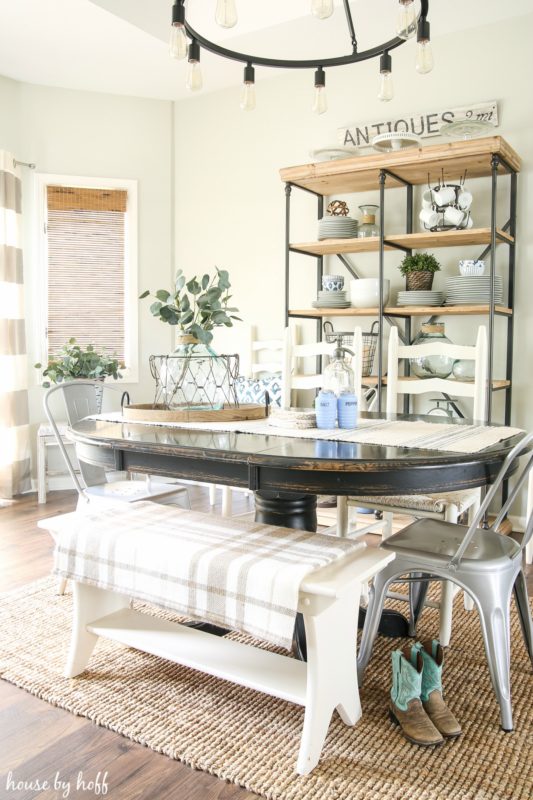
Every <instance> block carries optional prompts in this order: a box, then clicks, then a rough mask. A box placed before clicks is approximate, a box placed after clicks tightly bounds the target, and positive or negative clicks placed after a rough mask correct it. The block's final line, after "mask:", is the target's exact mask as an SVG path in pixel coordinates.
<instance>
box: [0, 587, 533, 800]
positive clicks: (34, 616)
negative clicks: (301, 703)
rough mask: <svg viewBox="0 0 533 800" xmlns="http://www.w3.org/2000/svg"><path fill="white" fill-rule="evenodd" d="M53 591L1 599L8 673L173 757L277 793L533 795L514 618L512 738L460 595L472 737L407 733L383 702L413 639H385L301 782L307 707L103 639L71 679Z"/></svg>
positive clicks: (0, 640) (495, 798)
mask: <svg viewBox="0 0 533 800" xmlns="http://www.w3.org/2000/svg"><path fill="white" fill-rule="evenodd" d="M54 586H55V582H54V581H53V580H52V579H44V580H42V581H39V582H37V583H33V584H30V585H28V586H26V587H24V589H22V590H20V591H18V592H15V593H11V594H9V595H5V596H4V597H3V598H2V604H1V610H0V619H1V627H0V653H1V654H0V674H1V675H2V677H3V678H4V679H5V680H7V681H10V682H11V683H14V684H16V685H17V686H20V687H22V688H24V689H26V690H27V691H29V692H31V693H32V694H34V695H36V696H37V697H40V698H42V699H43V700H46V701H48V702H49V703H52V704H53V705H56V706H59V707H60V708H64V709H67V710H68V711H71V712H72V713H73V714H78V715H81V716H84V717H87V718H88V719H91V720H93V721H94V722H95V723H96V724H98V725H101V726H102V727H105V728H109V729H111V730H113V731H116V732H117V733H120V734H121V735H122V736H126V737H128V738H130V739H132V740H134V741H136V742H140V743H141V744H144V745H146V746H147V747H150V748H152V749H153V750H155V751H157V752H159V753H164V754H165V755H167V756H169V757H170V758H174V759H179V760H180V761H183V762H184V763H186V764H189V765H190V766H192V767H194V768H196V769H199V770H204V771H205V772H209V773H211V774H213V775H217V776H218V777H220V778H221V779H224V780H227V781H230V782H232V783H235V784H238V785H240V786H243V787H245V788H247V789H248V790H250V791H253V792H256V793H257V794H258V795H262V796H264V797H267V798H280V800H363V799H364V800H369V799H371V798H379V800H405V799H408V800H452V798H453V800H531V798H532V797H533V731H532V715H533V711H532V709H533V703H532V700H533V691H532V690H533V680H532V670H531V664H530V662H529V660H528V657H527V654H526V651H525V648H524V645H523V642H522V638H521V633H520V630H519V625H518V620H517V617H516V615H515V614H513V621H512V625H513V629H512V641H513V652H512V676H511V681H512V692H513V707H514V719H515V730H514V732H513V733H510V734H509V733H508V734H506V733H504V732H503V731H502V730H501V729H500V727H499V718H498V707H497V704H496V701H495V698H494V695H493V693H492V690H491V686H490V680H489V675H488V671H487V667H486V664H485V657H484V651H483V646H482V641H481V635H480V631H479V624H478V619H477V614H476V613H475V612H473V613H469V614H467V613H466V612H465V611H463V609H462V600H461V598H460V597H458V598H457V601H456V604H455V614H454V623H453V626H454V627H453V631H454V632H453V640H452V647H451V649H450V650H449V652H448V653H447V659H446V663H445V673H444V677H445V689H446V695H447V698H448V702H449V705H450V707H451V708H452V710H453V711H454V713H455V714H456V716H457V717H458V719H459V720H460V722H461V723H462V726H463V731H464V734H463V736H462V737H461V738H460V739H458V740H455V741H451V742H447V743H446V744H445V745H443V746H442V747H440V748H437V749H435V750H433V749H422V748H418V747H416V746H414V745H411V744H409V743H408V742H406V741H405V740H404V739H402V737H401V736H400V734H399V733H398V729H397V728H395V727H394V726H393V724H392V723H391V722H390V721H389V719H388V716H387V699H388V692H389V689H390V682H391V667H390V651H391V650H392V649H394V648H395V647H398V646H399V645H400V644H403V642H399V641H398V640H394V641H393V640H391V639H384V638H382V637H379V638H378V641H377V643H376V647H375V651H374V655H373V658H372V661H371V663H370V666H369V668H368V670H367V678H366V681H365V684H364V687H363V689H362V692H361V697H362V705H363V717H362V719H361V720H360V721H359V723H358V724H357V725H356V726H355V727H353V728H348V727H346V726H345V725H344V724H343V723H342V722H341V720H340V719H339V718H338V717H337V716H336V715H335V717H334V719H333V721H332V724H331V726H330V729H329V735H328V738H327V741H326V745H325V747H324V751H323V754H322V760H321V762H320V764H319V766H318V767H317V768H316V769H315V770H314V772H313V773H312V774H311V775H309V776H307V777H305V778H303V777H299V776H297V775H296V774H295V772H294V766H295V760H296V754H297V751H298V746H299V741H300V735H301V730H302V721H303V710H302V709H301V708H299V707H296V706H293V705H290V704H289V703H286V702H284V701H282V700H276V699H273V698H270V697H267V696H265V695H262V694H259V693H257V692H254V691H252V690H247V689H243V688H241V687H236V686H233V685H232V684H229V683H227V682H225V681H222V680H219V679H216V678H211V677H207V676H204V675H202V674H200V673H198V672H195V671H192V670H189V669H186V668H183V667H179V666H176V665H173V664H170V663H168V662H165V661H162V660H159V659H157V658H155V657H153V656H149V655H145V654H142V653H138V652H136V651H133V650H130V649H125V648H121V647H120V646H118V645H116V644H114V643H111V642H106V641H103V640H101V641H100V642H99V644H98V645H97V649H96V650H95V652H94V654H93V657H92V659H91V662H90V669H89V670H88V671H87V672H85V673H84V674H83V675H82V676H80V677H78V678H76V679H74V680H67V679H65V678H62V677H61V672H62V668H63V665H64V662H65V656H66V651H67V646H68V641H69V634H70V621H71V605H72V601H71V596H70V595H69V594H67V595H65V596H63V597H57V596H56V595H55V594H54ZM147 610H149V611H151V613H159V612H158V611H157V610H156V609H147ZM162 613H163V612H162ZM166 616H168V615H166ZM437 626H438V620H437V612H435V611H433V610H430V609H427V610H426V611H425V612H424V615H423V617H422V620H421V622H420V625H419V637H420V638H424V637H425V636H428V637H429V636H431V635H435V632H436V630H437ZM240 638H241V639H242V640H245V639H244V637H240Z"/></svg>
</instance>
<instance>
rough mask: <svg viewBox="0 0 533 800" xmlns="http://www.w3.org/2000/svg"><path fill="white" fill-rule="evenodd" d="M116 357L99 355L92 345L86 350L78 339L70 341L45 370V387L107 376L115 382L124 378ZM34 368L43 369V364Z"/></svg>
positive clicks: (100, 378) (49, 362)
mask: <svg viewBox="0 0 533 800" xmlns="http://www.w3.org/2000/svg"><path fill="white" fill-rule="evenodd" d="M115 355H116V354H113V356H107V355H105V353H98V352H97V351H96V350H95V349H94V345H92V344H89V345H87V347H86V348H85V349H84V348H83V347H80V345H79V344H76V339H74V338H72V339H69V340H68V342H67V343H66V344H65V345H63V347H62V348H61V351H60V352H59V353H58V355H57V356H53V357H52V358H50V359H49V361H48V365H47V366H46V369H44V370H43V378H46V380H45V381H43V387H44V388H45V389H48V388H49V387H50V384H51V383H62V382H63V381H72V380H75V379H76V378H87V379H88V380H93V381H95V380H102V379H103V378H105V377H107V376H110V377H112V378H114V379H115V380H117V378H122V375H121V374H120V372H119V368H120V364H119V362H118V359H117V358H116V357H115ZM34 366H35V369H42V364H35V365H34Z"/></svg>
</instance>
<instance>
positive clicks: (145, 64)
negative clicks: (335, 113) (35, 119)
mask: <svg viewBox="0 0 533 800" xmlns="http://www.w3.org/2000/svg"><path fill="white" fill-rule="evenodd" d="M187 3H188V5H189V7H190V12H189V17H190V22H191V24H192V25H193V26H194V27H195V28H196V29H197V31H198V32H199V33H202V34H204V35H206V36H207V37H208V38H211V37H216V38H217V40H218V41H222V40H224V44H225V45H226V46H228V47H233V48H235V49H237V50H244V51H246V50H248V51H250V52H254V53H260V54H262V55H269V56H277V57H285V58H286V57H300V58H306V57H307V58H315V57H316V56H317V54H324V56H328V55H338V54H339V53H340V52H349V50H350V46H349V40H348V38H347V32H346V23H345V18H344V13H343V9H342V7H337V9H336V11H335V13H334V14H333V16H332V17H331V18H330V19H328V20H324V21H319V20H316V19H315V18H313V17H311V16H310V14H309V5H310V0H290V2H287V0H269V2H268V3H265V2H264V0H237V8H238V11H239V24H238V26H237V27H236V28H233V29H231V30H223V29H221V28H218V26H216V25H215V24H214V22H213V16H214V6H215V0H187ZM336 4H337V6H341V5H342V3H341V0H336ZM171 6H172V0H0V23H1V24H0V75H5V76H7V77H11V78H15V79H17V80H21V81H27V82H29V83H37V84H44V85H47V86H61V87H64V88H70V89H85V90H91V91H100V92H109V93H112V94H124V95H135V96H141V97H154V98H163V99H169V100H176V99H180V98H184V97H187V96H189V95H188V93H187V92H186V90H185V88H184V83H185V69H186V64H185V63H184V62H176V61H173V60H172V59H170V58H169V56H168V49H167V39H168V32H169V20H170V13H171ZM351 6H352V10H353V16H354V22H355V25H356V29H357V35H358V40H359V43H360V48H361V49H366V48H367V47H369V46H372V45H375V44H378V43H379V42H382V41H384V40H386V39H389V38H392V36H393V35H394V17H395V2H394V0H355V2H352V3H351ZM531 8H532V7H531V0H513V2H512V3H509V2H507V3H502V2H501V0H469V1H468V2H467V3H465V2H464V0H438V2H437V0H432V2H431V3H430V15H429V19H430V21H431V25H432V35H433V36H438V35H439V34H444V33H450V32H453V31H454V30H460V29H467V28H473V27H478V26H480V25H484V24H490V23H496V22H498V21H500V20H503V19H507V18H511V17H516V16H521V15H525V14H528V13H531ZM207 12H208V13H207ZM202 67H203V71H204V87H205V89H204V91H214V90H217V89H221V88H224V87H226V86H231V85H236V84H240V83H241V82H242V66H241V65H240V64H238V63H235V62H229V61H227V60H225V59H221V58H217V57H215V56H211V55H210V54H209V53H205V54H203V55H202ZM258 72H259V71H258ZM278 72H279V71H278V70H266V69H265V70H261V75H260V76H259V74H258V79H259V77H261V79H264V78H267V77H274V76H275V75H276V74H278Z"/></svg>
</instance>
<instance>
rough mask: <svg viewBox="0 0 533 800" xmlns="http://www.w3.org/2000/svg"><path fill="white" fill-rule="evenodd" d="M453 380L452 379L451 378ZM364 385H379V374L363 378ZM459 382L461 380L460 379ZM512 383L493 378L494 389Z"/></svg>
mask: <svg viewBox="0 0 533 800" xmlns="http://www.w3.org/2000/svg"><path fill="white" fill-rule="evenodd" d="M404 380H412V381H415V380H417V378H416V377H415V376H410V377H409V378H405V377H404ZM450 380H451V379H450ZM362 383H363V386H377V383H378V376H377V375H369V376H368V377H366V378H363V379H362ZM382 383H383V385H384V386H386V385H387V376H385V377H384V378H383V379H382ZM458 383H459V381H458ZM510 385H511V381H506V380H493V381H492V390H493V391H497V390H498V389H506V388H507V387H508V386H510Z"/></svg>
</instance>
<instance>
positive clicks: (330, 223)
mask: <svg viewBox="0 0 533 800" xmlns="http://www.w3.org/2000/svg"><path fill="white" fill-rule="evenodd" d="M357 227H358V222H357V220H356V219H352V217H322V219H321V220H319V221H318V238H319V239H356V238H357Z"/></svg>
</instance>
